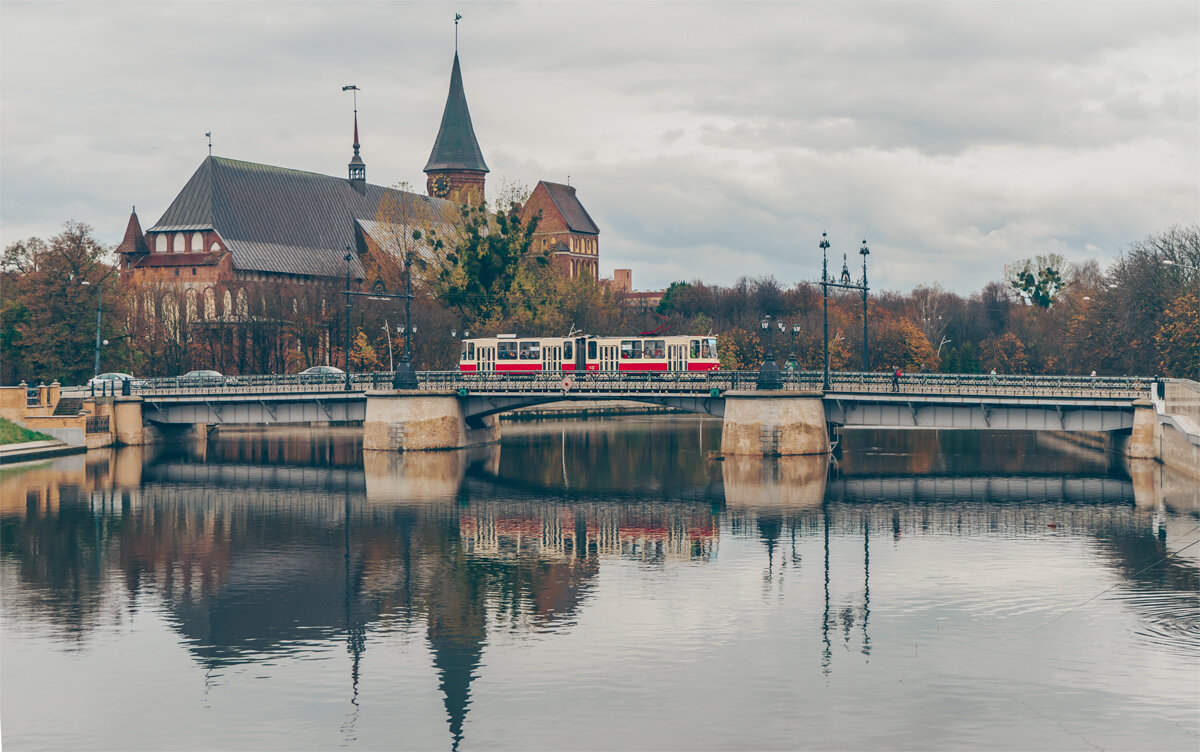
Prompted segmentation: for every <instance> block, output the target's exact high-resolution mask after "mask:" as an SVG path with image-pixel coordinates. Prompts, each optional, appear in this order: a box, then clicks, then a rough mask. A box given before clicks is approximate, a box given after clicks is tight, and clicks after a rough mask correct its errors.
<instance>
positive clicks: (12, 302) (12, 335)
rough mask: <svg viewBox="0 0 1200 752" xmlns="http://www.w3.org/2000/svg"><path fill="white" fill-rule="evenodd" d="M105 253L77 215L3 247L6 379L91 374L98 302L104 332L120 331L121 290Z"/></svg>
mask: <svg viewBox="0 0 1200 752" xmlns="http://www.w3.org/2000/svg"><path fill="white" fill-rule="evenodd" d="M108 256H109V249H108V248H107V247H106V246H104V245H103V244H101V243H100V242H99V241H98V240H96V238H95V237H94V236H93V235H92V228H91V226H90V225H87V224H85V223H83V222H77V221H74V220H71V221H68V222H66V223H65V224H64V225H63V231H62V232H60V233H59V234H57V235H55V236H54V237H52V238H50V239H49V240H48V241H43V240H40V239H38V238H30V239H28V240H24V241H18V242H16V243H13V244H11V245H9V246H8V247H7V248H5V250H4V255H3V258H2V260H0V265H2V267H3V270H4V273H5V279H4V287H3V291H2V292H0V313H2V315H3V316H4V321H3V322H2V323H0V331H2V332H3V335H2V336H0V346H3V348H4V350H3V353H2V354H3V360H4V361H5V364H6V365H5V376H6V377H7V379H11V380H16V379H25V380H27V381H29V382H31V383H32V382H34V381H46V382H50V381H52V380H54V379H58V380H59V381H61V382H63V383H82V382H83V381H86V380H87V378H89V377H90V376H91V375H92V373H93V368H94V360H93V359H94V356H95V337H96V311H97V308H98V307H102V308H103V314H102V321H101V337H102V338H103V339H109V340H110V341H112V340H114V339H115V338H117V337H119V336H120V335H121V334H123V332H119V331H118V328H117V327H118V326H119V322H122V321H123V320H124V318H125V314H124V306H125V299H126V296H125V295H124V294H122V293H121V291H120V287H121V286H120V281H119V279H118V277H117V275H116V273H115V271H116V269H115V267H114V266H112V265H111V264H110V263H109V261H108ZM114 322H118V323H117V324H114ZM102 347H103V345H102ZM103 367H104V362H103V361H102V363H101V368H103Z"/></svg>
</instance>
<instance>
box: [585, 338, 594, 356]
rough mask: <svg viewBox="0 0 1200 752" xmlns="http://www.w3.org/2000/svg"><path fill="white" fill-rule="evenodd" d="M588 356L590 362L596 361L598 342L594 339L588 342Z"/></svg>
mask: <svg viewBox="0 0 1200 752" xmlns="http://www.w3.org/2000/svg"><path fill="white" fill-rule="evenodd" d="M587 356H588V359H589V360H595V359H596V340H594V339H593V340H589V341H588V354H587Z"/></svg>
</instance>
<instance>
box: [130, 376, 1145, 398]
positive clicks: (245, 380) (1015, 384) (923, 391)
mask: <svg viewBox="0 0 1200 752" xmlns="http://www.w3.org/2000/svg"><path fill="white" fill-rule="evenodd" d="M417 378H418V385H419V388H420V389H426V390H437V391H462V390H466V392H467V393H473V392H474V393H479V392H488V393H497V392H502V393H529V392H540V393H550V392H559V393H567V394H570V395H580V394H594V395H615V394H635V393H637V394H690V395H696V394H709V395H713V394H719V393H721V392H726V391H731V390H756V389H758V388H759V373H758V372H757V371H654V372H629V371H586V372H582V373H573V372H562V371H560V372H544V373H509V372H495V371H489V372H468V373H462V372H459V371H422V372H419V373H418V374H417ZM779 378H780V383H779V387H778V388H780V389H782V390H784V391H822V373H821V372H820V371H783V372H782V373H780V376H779ZM829 381H830V389H829V390H828V393H829V394H879V395H884V394H891V395H896V396H903V395H960V396H968V395H969V396H981V397H982V396H987V397H1047V398H1055V397H1072V398H1099V399H1139V398H1148V397H1149V396H1150V395H1151V390H1152V388H1153V386H1154V384H1155V383H1156V380H1155V379H1149V378H1142V377H1112V376H1025V375H1001V374H996V375H991V374H945V373H918V374H905V375H902V376H900V377H899V378H897V377H895V376H894V375H893V374H888V373H850V372H839V373H831V374H830V379H829ZM391 384H392V373H391V372H390V371H376V372H368V373H354V374H351V375H350V387H351V388H350V390H349V391H350V392H363V391H365V390H367V389H390V388H391ZM132 391H133V393H134V394H141V395H145V396H157V395H161V396H171V395H178V396H186V395H206V394H213V395H232V394H239V393H248V394H274V393H289V392H295V393H326V394H330V393H335V392H345V391H346V389H345V376H342V375H338V374H319V375H307V376H302V375H296V374H292V375H282V376H280V375H260V376H231V377H228V378H226V379H224V380H222V381H215V380H214V381H211V382H204V381H186V380H183V379H180V378H166V379H140V380H138V381H135V382H133V384H132Z"/></svg>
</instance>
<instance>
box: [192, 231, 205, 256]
mask: <svg viewBox="0 0 1200 752" xmlns="http://www.w3.org/2000/svg"><path fill="white" fill-rule="evenodd" d="M192 250H193V251H196V252H202V251H203V250H204V236H203V235H202V234H200V233H198V232H197V233H193V234H192Z"/></svg>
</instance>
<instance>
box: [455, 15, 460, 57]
mask: <svg viewBox="0 0 1200 752" xmlns="http://www.w3.org/2000/svg"><path fill="white" fill-rule="evenodd" d="M460 19H462V14H460V13H455V14H454V54H456V55H457V54H458V22H459V20H460Z"/></svg>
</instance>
